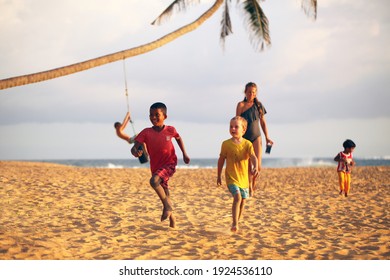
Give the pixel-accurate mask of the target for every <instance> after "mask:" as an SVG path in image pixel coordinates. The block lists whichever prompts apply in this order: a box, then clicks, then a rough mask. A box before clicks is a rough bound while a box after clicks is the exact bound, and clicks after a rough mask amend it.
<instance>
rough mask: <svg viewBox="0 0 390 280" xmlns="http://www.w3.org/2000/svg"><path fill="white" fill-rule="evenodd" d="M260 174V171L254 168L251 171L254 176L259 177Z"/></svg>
mask: <svg viewBox="0 0 390 280" xmlns="http://www.w3.org/2000/svg"><path fill="white" fill-rule="evenodd" d="M258 173H259V171H258V170H257V168H256V167H253V168H252V170H251V174H252V176H257V174H258Z"/></svg>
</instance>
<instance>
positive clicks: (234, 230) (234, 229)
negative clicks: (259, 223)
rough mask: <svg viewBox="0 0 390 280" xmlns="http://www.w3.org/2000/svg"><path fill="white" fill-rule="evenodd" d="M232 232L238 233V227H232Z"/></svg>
mask: <svg viewBox="0 0 390 280" xmlns="http://www.w3.org/2000/svg"><path fill="white" fill-rule="evenodd" d="M230 231H231V232H237V231H238V226H232V228H231V229H230Z"/></svg>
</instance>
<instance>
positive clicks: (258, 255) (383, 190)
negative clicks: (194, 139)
mask: <svg viewBox="0 0 390 280" xmlns="http://www.w3.org/2000/svg"><path fill="white" fill-rule="evenodd" d="M260 176H261V181H260V182H259V183H258V187H259V189H258V190H257V191H256V195H255V197H254V198H251V199H249V200H247V204H246V206H245V207H246V208H245V211H244V216H243V218H242V221H241V227H240V231H239V232H238V233H231V232H230V224H231V202H232V198H231V196H230V194H229V193H228V192H227V190H226V188H224V187H217V185H216V168H210V169H209V168H206V169H204V168H197V169H190V168H188V169H187V168H180V169H177V171H176V173H175V175H174V176H173V177H172V178H171V180H170V184H171V186H172V189H171V195H172V201H173V205H174V208H175V210H174V213H175V215H176V218H177V225H178V227H177V228H175V229H171V228H169V227H168V223H167V222H160V215H161V205H160V202H159V200H158V198H157V196H156V195H155V193H154V192H153V190H152V188H151V187H150V186H149V185H148V180H149V177H150V171H149V169H148V168H146V167H145V168H136V169H132V168H123V169H115V168H94V167H74V166H65V165H60V164H53V163H41V162H26V161H22V162H20V161H0V184H1V186H2V187H1V188H0V197H2V199H1V201H0V208H1V209H3V210H2V218H1V219H2V223H1V225H0V259H1V260H14V259H22V260H30V259H38V260H40V259H46V260H50V259H59V260H68V259H70V260H82V259H87V260H94V259H115V260H120V259H122V260H123V259H133V260H208V259H214V260H228V259H230V260H249V259H251V260H252V259H257V260H259V259H268V260H339V259H348V260H373V259H377V260H388V259H390V246H389V245H388V244H390V232H389V228H390V227H389V226H390V220H389V216H390V215H389V207H388V206H389V203H390V184H389V182H390V180H389V179H390V167H389V166H375V167H356V168H354V170H353V171H352V189H351V193H350V196H349V197H348V198H345V197H343V196H339V195H338V181H337V173H336V170H335V167H320V168H317V167H287V168H269V167H265V168H263V170H262V171H261V173H260Z"/></svg>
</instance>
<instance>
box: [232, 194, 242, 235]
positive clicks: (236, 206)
mask: <svg viewBox="0 0 390 280" xmlns="http://www.w3.org/2000/svg"><path fill="white" fill-rule="evenodd" d="M241 201H242V199H241V194H240V192H237V193H236V194H235V195H234V196H233V205H232V218H233V223H232V228H231V231H233V232H236V231H238V221H239V219H240V215H241V211H240V205H241Z"/></svg>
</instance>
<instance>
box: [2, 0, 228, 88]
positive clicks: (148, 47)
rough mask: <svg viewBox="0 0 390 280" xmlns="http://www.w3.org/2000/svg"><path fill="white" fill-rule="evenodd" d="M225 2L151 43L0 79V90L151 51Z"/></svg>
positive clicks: (205, 17)
mask: <svg viewBox="0 0 390 280" xmlns="http://www.w3.org/2000/svg"><path fill="white" fill-rule="evenodd" d="M223 2H224V0H216V1H215V3H214V4H213V6H212V7H211V8H210V9H208V10H207V11H206V12H205V13H204V14H203V15H201V16H200V17H199V18H198V19H197V20H195V21H194V22H192V23H190V24H188V25H185V26H183V27H181V28H179V29H177V30H176V31H173V32H171V33H169V34H167V35H165V36H163V37H161V38H160V39H157V40H156V41H153V42H151V43H148V44H145V45H141V46H138V47H135V48H131V49H128V50H124V51H120V52H116V53H112V54H109V55H105V56H101V57H98V58H94V59H90V60H86V61H83V62H79V63H75V64H71V65H68V66H64V67H60V68H55V69H52V70H48V71H43V72H38V73H34V74H28V75H23V76H17V77H12V78H7V79H3V80H0V90H2V89H6V88H11V87H17V86H22V85H27V84H32V83H37V82H42V81H46V80H50V79H54V78H59V77H62V76H66V75H70V74H73V73H76V72H80V71H84V70H88V69H91V68H94V67H97V66H101V65H104V64H108V63H111V62H115V61H118V60H121V59H125V58H129V57H132V56H137V55H141V54H143V53H147V52H150V51H152V50H155V49H157V48H159V47H161V46H163V45H165V44H167V43H169V42H171V41H173V40H175V39H177V38H178V37H180V36H183V35H184V34H186V33H188V32H191V31H193V30H195V29H196V28H198V27H199V26H200V25H202V24H203V23H204V22H205V21H206V20H207V19H209V18H210V17H211V16H212V15H213V14H214V13H215V12H216V11H217V10H218V9H219V7H220V6H221V5H222V3H223Z"/></svg>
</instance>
